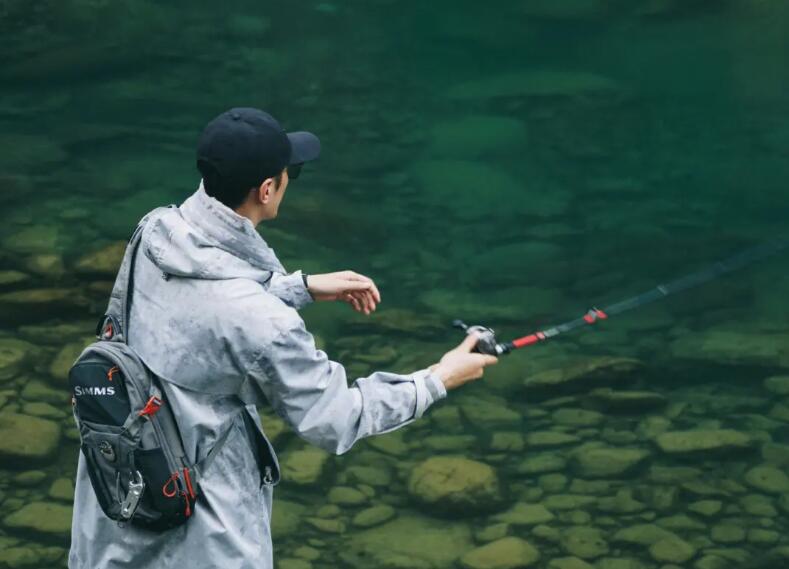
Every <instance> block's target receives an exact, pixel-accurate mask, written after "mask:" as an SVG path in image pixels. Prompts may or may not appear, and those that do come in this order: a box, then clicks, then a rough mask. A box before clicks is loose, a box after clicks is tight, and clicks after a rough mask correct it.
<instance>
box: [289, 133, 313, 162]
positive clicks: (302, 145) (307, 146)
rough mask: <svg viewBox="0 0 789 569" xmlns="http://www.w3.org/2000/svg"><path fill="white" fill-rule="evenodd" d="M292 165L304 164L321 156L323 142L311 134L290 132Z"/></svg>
mask: <svg viewBox="0 0 789 569" xmlns="http://www.w3.org/2000/svg"><path fill="white" fill-rule="evenodd" d="M288 139H290V164H303V163H304V162H309V161H310V160H315V159H316V158H317V157H318V156H320V154H321V141H320V140H318V137H317V136H315V135H314V134H312V133H311V132H289V133H288Z"/></svg>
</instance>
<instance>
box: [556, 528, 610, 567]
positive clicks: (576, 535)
mask: <svg viewBox="0 0 789 569" xmlns="http://www.w3.org/2000/svg"><path fill="white" fill-rule="evenodd" d="M561 546H562V549H563V550H564V551H565V552H566V553H568V554H570V555H574V556H576V557H580V558H581V559H595V558H597V557H600V556H602V555H605V554H606V553H608V543H607V542H606V540H605V537H604V534H603V532H602V531H600V530H599V529H596V528H591V527H571V528H568V529H566V530H564V531H563V532H562V538H561Z"/></svg>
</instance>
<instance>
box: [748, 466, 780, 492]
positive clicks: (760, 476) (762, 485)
mask: <svg viewBox="0 0 789 569" xmlns="http://www.w3.org/2000/svg"><path fill="white" fill-rule="evenodd" d="M745 482H746V483H747V484H748V485H749V486H752V487H753V488H755V489H757V490H761V491H762V492H765V493H767V494H784V493H789V476H787V475H786V474H785V473H784V471H783V470H779V469H778V468H775V467H773V466H756V467H754V468H751V469H750V470H749V471H748V472H746V473H745Z"/></svg>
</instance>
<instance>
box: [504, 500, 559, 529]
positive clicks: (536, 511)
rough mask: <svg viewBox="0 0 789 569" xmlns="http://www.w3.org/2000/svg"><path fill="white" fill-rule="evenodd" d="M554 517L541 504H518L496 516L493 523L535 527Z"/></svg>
mask: <svg viewBox="0 0 789 569" xmlns="http://www.w3.org/2000/svg"><path fill="white" fill-rule="evenodd" d="M555 517H556V516H554V515H553V513H551V511H550V510H548V509H547V508H546V507H545V506H543V505H542V504H528V503H526V502H518V503H517V504H515V505H514V506H513V507H512V508H510V509H509V510H507V511H506V512H502V513H500V514H496V515H495V516H493V517H492V518H491V519H492V520H493V521H494V522H502V523H507V524H510V525H514V526H535V525H538V524H544V523H547V522H550V521H552V520H553V519H554V518H555Z"/></svg>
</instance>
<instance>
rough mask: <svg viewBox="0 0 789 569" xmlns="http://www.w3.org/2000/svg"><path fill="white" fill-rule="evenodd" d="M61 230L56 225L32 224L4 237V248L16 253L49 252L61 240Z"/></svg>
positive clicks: (55, 247)
mask: <svg viewBox="0 0 789 569" xmlns="http://www.w3.org/2000/svg"><path fill="white" fill-rule="evenodd" d="M61 237H62V235H61V231H60V230H59V228H58V227H57V226H56V225H51V224H50V225H31V226H30V227H25V228H24V229H21V230H19V231H17V232H16V233H14V234H12V235H9V236H8V237H6V238H4V239H3V241H2V243H3V248H4V249H6V250H8V251H14V252H15V253H27V254H30V253H49V252H51V251H53V250H55V249H57V247H58V243H60V242H61Z"/></svg>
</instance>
